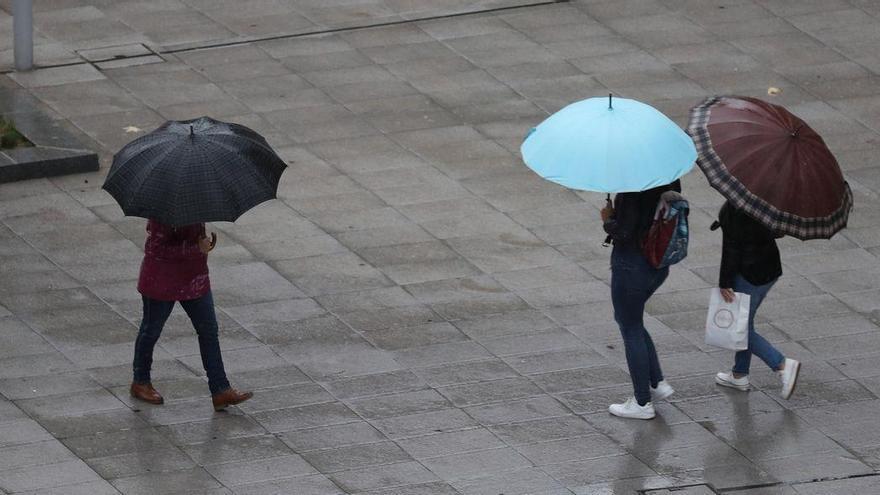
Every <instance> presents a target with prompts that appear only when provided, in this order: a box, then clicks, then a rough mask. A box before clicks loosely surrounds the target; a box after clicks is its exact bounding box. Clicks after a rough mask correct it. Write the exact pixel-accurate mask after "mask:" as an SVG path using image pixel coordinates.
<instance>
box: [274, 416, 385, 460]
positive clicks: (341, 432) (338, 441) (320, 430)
mask: <svg viewBox="0 0 880 495" xmlns="http://www.w3.org/2000/svg"><path fill="white" fill-rule="evenodd" d="M278 437H279V438H280V439H281V441H282V442H284V443H286V444H287V445H289V446H290V447H291V448H292V449H294V450H295V451H296V452H309V451H312V450H322V449H334V448H340V447H346V446H350V445H360V444H365V443H376V442H381V441H384V440H386V438H385V436H384V435H382V433H380V432H379V431H378V430H377V429H375V428H374V427H372V426H371V425H370V424H369V423H367V422H364V421H361V422H354V423H346V424H340V425H331V426H321V427H317V428H309V429H304V430H295V431H291V432H286V433H281V434H278Z"/></svg>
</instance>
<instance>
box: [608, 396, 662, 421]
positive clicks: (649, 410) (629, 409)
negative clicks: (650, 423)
mask: <svg viewBox="0 0 880 495" xmlns="http://www.w3.org/2000/svg"><path fill="white" fill-rule="evenodd" d="M608 412H610V413H611V414H613V415H615V416H619V417H621V418H630V419H653V418H654V416H655V415H656V414H655V413H654V405H653V404H651V403H650V402H648V403H647V404H645V405H644V406H640V405H639V403H638V402H636V398H635V397H630V398H629V399H627V400H626V402H624V403H623V404H611V405H610V406H608Z"/></svg>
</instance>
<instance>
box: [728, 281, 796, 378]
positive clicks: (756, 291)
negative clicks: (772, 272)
mask: <svg viewBox="0 0 880 495" xmlns="http://www.w3.org/2000/svg"><path fill="white" fill-rule="evenodd" d="M776 280H779V279H774V280H772V281H771V282H768V283H766V284H764V285H752V284H751V283H749V281H748V280H746V279H744V278H743V277H742V275H737V276H736V278H734V279H733V290H734V291H736V292H742V293H744V294H748V295H749V296H751V299H750V300H749V348H748V349H746V350H744V351H739V352H737V353H736V357H735V358H734V364H733V372H734V373H737V374H741V375H748V374H749V364H751V361H752V354H754V355H756V356H758V357H759V358H761V360H762V361H764V362H765V363H767V366H769V367H770V369H772V370H776V369H778V368H779V367H780V366H781V365H782V363H783V361H785V356H783V355H782V354H781V353H780V352H779V351H777V350H776V348H775V347H773V345H772V344H770V342H767V339H765V338H764V337H761V336H760V335H758V332H756V331H755V313H756V312H757V311H758V306H760V305H761V302H763V301H764V298H765V297H767V293H768V292H770V288H771V287H773V284H775V283H776Z"/></svg>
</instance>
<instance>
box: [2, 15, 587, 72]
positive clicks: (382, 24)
mask: <svg viewBox="0 0 880 495" xmlns="http://www.w3.org/2000/svg"><path fill="white" fill-rule="evenodd" d="M569 1H570V0H544V1H541V2H535V3H529V4H525V5H514V6H510V7H495V8H491V9H483V10H475V11H472V12H457V13H453V14H440V15H434V16H428V17H419V18H416V19H403V20H400V21H388V22H378V23H375V24H366V25H363V26H347V27H339V28H330V29H321V30H317V31H307V32H304V33H293V34H279V35H275V36H264V37H262V38H249V39H245V40H236V41H226V42H221V43H211V44H203V45H195V46H186V47H182V48H171V49H166V50H155V49H153V48H152V47H150V46H149V45H148V44H146V43H141V44H142V45H144V46H145V47H146V48H147V49H148V50H149V51H150V52H151V53H152V54H154V55H157V56H159V57H161V58H163V60H164V57H162V55H163V54H169V55H170V54H175V53H186V52H194V51H198V50H209V49H211V48H225V47H230V46H239V45H247V44H250V43H259V42H261V41H274V40H284V39H294V38H306V37H309V36H321V35H324V34H334V33H345V32H349V31H360V30H362V29H375V28H383V27H390V26H400V25H404V24H411V23H414V22H428V21H437V20H442V19H455V18H458V17H468V16H473V15H482V14H492V13H495V12H505V11H508V10H520V9H528V8H534V7H544V6H547V5H555V4H559V3H568V2H569ZM98 48H103V47H98ZM108 48H112V47H108ZM90 49H94V48H90ZM77 55H79V53H78V52H77ZM145 56H148V55H128V56H121V57H115V58H111V59H107V60H102V61H89V60H82V61H77V62H64V63H60V64H50V65H37V64H35V66H34V70H39V69H56V68H59V67H71V66H74V65H91V66H93V67H95V68H96V69H98V70H99V71H100V70H101V69H100V68H99V67H98V66H97V65H95V64H96V63H98V62H107V61H110V60H128V59H131V58H140V57H145ZM14 72H17V71H16V70H15V69H14V68H10V69H6V70H0V75H2V74H12V73H14Z"/></svg>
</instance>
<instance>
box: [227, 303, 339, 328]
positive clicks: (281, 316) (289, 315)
mask: <svg viewBox="0 0 880 495" xmlns="http://www.w3.org/2000/svg"><path fill="white" fill-rule="evenodd" d="M223 312H224V313H226V314H228V315H229V316H230V317H231V318H232V319H234V320H235V321H236V322H237V323H239V324H240V325H242V326H244V327H248V328H250V327H254V326H258V325H265V324H270V323H275V322H283V321H300V320H305V319H309V318H314V317H317V316H321V315H323V314H324V313H325V311H324V309H322V308H321V307H320V306H319V305H318V304H317V303H316V302H315V301H314V300H312V299H287V300H281V301H272V302H266V303H257V304H250V305H247V306H224V308H223Z"/></svg>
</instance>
